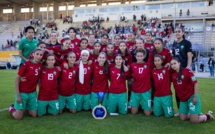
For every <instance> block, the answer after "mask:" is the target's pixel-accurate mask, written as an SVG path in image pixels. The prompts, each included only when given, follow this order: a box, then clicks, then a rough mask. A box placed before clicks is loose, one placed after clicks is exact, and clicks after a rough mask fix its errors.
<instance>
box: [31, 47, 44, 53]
mask: <svg viewBox="0 0 215 134" xmlns="http://www.w3.org/2000/svg"><path fill="white" fill-rule="evenodd" d="M36 51H43V50H42V49H40V48H37V49H35V50H34V51H33V53H35V52H36Z"/></svg>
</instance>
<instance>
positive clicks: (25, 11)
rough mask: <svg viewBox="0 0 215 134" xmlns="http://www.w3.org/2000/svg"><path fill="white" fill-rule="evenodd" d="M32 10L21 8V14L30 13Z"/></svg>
mask: <svg viewBox="0 0 215 134" xmlns="http://www.w3.org/2000/svg"><path fill="white" fill-rule="evenodd" d="M29 12H30V8H21V13H29Z"/></svg>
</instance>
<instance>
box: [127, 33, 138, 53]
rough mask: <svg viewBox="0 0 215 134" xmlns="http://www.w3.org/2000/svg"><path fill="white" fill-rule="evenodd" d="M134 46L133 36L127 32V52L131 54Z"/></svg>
mask: <svg viewBox="0 0 215 134" xmlns="http://www.w3.org/2000/svg"><path fill="white" fill-rule="evenodd" d="M135 44H136V42H135V36H134V34H133V33H131V32H129V33H128V41H127V42H126V45H127V48H128V50H129V52H132V51H133V50H134V47H135Z"/></svg>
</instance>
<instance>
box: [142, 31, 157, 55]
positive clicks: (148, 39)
mask: <svg viewBox="0 0 215 134" xmlns="http://www.w3.org/2000/svg"><path fill="white" fill-rule="evenodd" d="M145 41H146V42H145V44H144V47H145V48H147V49H148V50H149V51H150V52H151V51H152V50H153V49H154V48H155V46H154V44H153V42H152V33H151V32H146V36H145Z"/></svg>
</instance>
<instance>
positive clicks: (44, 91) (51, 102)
mask: <svg viewBox="0 0 215 134" xmlns="http://www.w3.org/2000/svg"><path fill="white" fill-rule="evenodd" d="M46 64H47V66H46V67H44V68H43V69H42V73H41V76H40V89H39V94H38V111H37V114H38V116H42V115H44V114H46V113H50V114H52V115H57V114H58V113H59V101H58V89H57V87H58V77H59V75H60V72H59V71H58V69H57V68H56V67H54V64H55V56H54V55H53V54H48V55H47V59H46ZM46 110H48V111H46Z"/></svg>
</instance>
